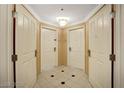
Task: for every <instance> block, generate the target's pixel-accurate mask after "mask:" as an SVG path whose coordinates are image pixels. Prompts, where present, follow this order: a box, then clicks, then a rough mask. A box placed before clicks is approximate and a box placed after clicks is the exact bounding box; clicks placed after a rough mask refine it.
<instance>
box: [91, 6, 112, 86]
mask: <svg viewBox="0 0 124 93" xmlns="http://www.w3.org/2000/svg"><path fill="white" fill-rule="evenodd" d="M111 32H112V31H111V6H110V5H106V6H104V7H103V8H102V9H101V10H100V11H99V12H98V13H97V14H96V15H95V16H94V17H93V18H91V20H90V21H89V49H90V51H91V53H90V57H89V80H90V82H91V84H92V85H93V86H94V87H111V61H110V60H109V55H110V54H111Z"/></svg>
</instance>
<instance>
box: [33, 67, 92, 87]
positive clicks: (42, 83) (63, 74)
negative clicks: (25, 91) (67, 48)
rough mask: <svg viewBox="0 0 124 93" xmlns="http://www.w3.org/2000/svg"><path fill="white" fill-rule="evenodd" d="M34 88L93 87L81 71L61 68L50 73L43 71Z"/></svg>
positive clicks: (56, 68)
mask: <svg viewBox="0 0 124 93" xmlns="http://www.w3.org/2000/svg"><path fill="white" fill-rule="evenodd" d="M62 83H64V84H62ZM34 87H35V88H91V85H90V83H89V81H88V78H87V75H86V74H85V73H84V72H83V71H82V70H81V69H77V68H72V67H66V66H59V67H55V68H54V69H51V70H49V71H42V73H41V74H40V75H39V77H38V80H37V82H36V84H35V86H34Z"/></svg>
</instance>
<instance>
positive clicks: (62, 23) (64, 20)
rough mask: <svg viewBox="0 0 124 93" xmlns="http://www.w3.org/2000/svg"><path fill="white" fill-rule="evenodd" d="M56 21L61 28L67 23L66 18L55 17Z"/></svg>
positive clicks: (67, 19)
mask: <svg viewBox="0 0 124 93" xmlns="http://www.w3.org/2000/svg"><path fill="white" fill-rule="evenodd" d="M56 19H57V22H58V23H59V25H60V26H61V27H63V26H66V25H67V23H68V21H69V18H68V17H57V18H56Z"/></svg>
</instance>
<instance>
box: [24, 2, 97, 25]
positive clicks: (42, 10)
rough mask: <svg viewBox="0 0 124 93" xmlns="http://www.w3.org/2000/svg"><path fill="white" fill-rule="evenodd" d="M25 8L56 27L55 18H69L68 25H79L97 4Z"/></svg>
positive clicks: (42, 5) (29, 6)
mask: <svg viewBox="0 0 124 93" xmlns="http://www.w3.org/2000/svg"><path fill="white" fill-rule="evenodd" d="M26 6H27V7H28V8H30V10H31V11H32V12H33V13H35V15H36V16H37V17H39V19H40V20H41V21H43V22H46V23H51V24H53V25H56V26H58V23H57V20H56V17H60V16H64V17H69V19H70V20H69V23H68V24H74V23H80V22H82V21H83V20H84V19H85V18H86V17H87V15H88V14H89V13H90V12H91V11H92V10H93V9H95V8H96V7H97V6H98V4H28V5H26ZM62 8H63V11H61V9H62Z"/></svg>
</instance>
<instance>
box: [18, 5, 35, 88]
mask: <svg viewBox="0 0 124 93" xmlns="http://www.w3.org/2000/svg"><path fill="white" fill-rule="evenodd" d="M16 10H17V17H16V54H17V55H18V60H17V62H16V82H17V83H16V85H17V87H32V86H33V84H34V83H35V81H36V57H35V50H36V32H35V31H36V21H35V20H34V19H33V17H32V16H31V15H30V14H29V13H28V12H27V11H26V9H25V8H24V7H23V6H21V5H17V6H16Z"/></svg>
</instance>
